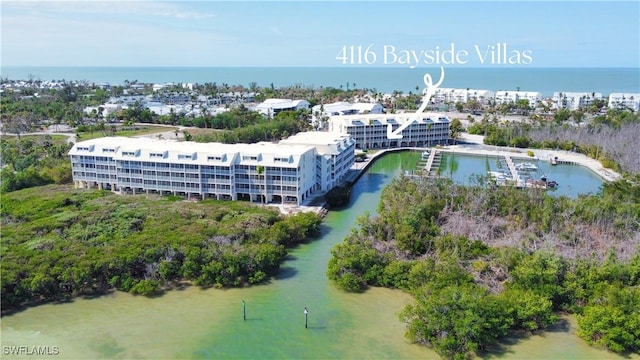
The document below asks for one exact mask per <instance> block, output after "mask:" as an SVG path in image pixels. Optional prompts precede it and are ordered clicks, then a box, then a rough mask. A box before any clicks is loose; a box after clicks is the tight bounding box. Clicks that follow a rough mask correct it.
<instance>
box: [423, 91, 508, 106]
mask: <svg viewBox="0 0 640 360" xmlns="http://www.w3.org/2000/svg"><path fill="white" fill-rule="evenodd" d="M494 97H495V93H494V92H493V91H490V90H478V89H454V88H437V89H436V91H435V93H434V94H433V99H432V101H433V102H435V103H454V104H455V103H458V102H461V103H466V102H467V101H469V100H476V101H478V102H479V103H480V104H482V105H486V104H487V103H488V102H489V100H492V99H493V98H494Z"/></svg>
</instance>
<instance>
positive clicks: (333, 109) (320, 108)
mask: <svg viewBox="0 0 640 360" xmlns="http://www.w3.org/2000/svg"><path fill="white" fill-rule="evenodd" d="M383 111H384V108H383V107H382V105H380V104H378V103H348V102H345V101H339V102H334V103H331V104H321V105H316V106H314V107H313V108H312V109H311V112H312V114H313V115H314V116H334V115H353V114H382V112H383Z"/></svg>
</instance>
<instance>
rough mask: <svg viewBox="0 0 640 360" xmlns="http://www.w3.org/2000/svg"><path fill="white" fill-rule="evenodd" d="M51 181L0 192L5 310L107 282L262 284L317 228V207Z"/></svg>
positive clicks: (116, 285) (136, 285)
mask: <svg viewBox="0 0 640 360" xmlns="http://www.w3.org/2000/svg"><path fill="white" fill-rule="evenodd" d="M177 200H178V199H176V198H171V197H169V198H167V197H156V196H144V195H139V196H125V197H122V196H118V195H115V194H112V193H110V192H108V191H92V190H81V191H75V190H72V189H70V188H68V187H64V186H53V185H49V186H46V187H38V188H34V189H27V190H21V191H16V192H13V193H10V194H6V195H3V196H2V199H1V205H2V210H1V217H0V221H1V225H2V254H1V255H2V269H1V271H2V277H1V283H2V288H1V290H2V291H1V293H2V294H1V297H2V311H3V312H6V311H8V310H12V309H16V308H19V307H20V306H21V305H25V304H30V303H37V302H43V301H58V300H64V299H68V298H71V297H74V296H77V295H82V294H95V293H103V292H105V291H108V290H109V289H118V290H122V291H128V292H131V293H134V294H145V295H151V294H157V293H159V292H161V291H162V290H163V289H165V288H168V287H171V286H172V285H173V284H175V283H176V282H179V281H182V280H188V281H191V282H192V283H193V284H195V285H197V286H205V287H208V286H215V287H233V286H245V285H248V284H258V283H262V282H264V281H268V279H269V278H270V277H272V276H274V275H275V274H277V272H278V270H279V266H280V264H281V263H282V261H283V260H284V258H285V256H286V254H287V247H290V246H293V245H296V244H298V243H300V242H303V241H306V240H307V239H309V238H311V237H313V236H316V235H317V234H318V232H319V226H320V223H321V218H320V217H319V216H318V215H316V214H313V213H301V214H297V215H293V216H288V217H283V216H282V215H280V214H279V213H278V212H277V210H275V209H267V208H263V207H256V206H254V205H252V204H247V203H243V202H229V201H227V202H222V201H212V200H205V201H201V202H197V203H192V202H188V203H187V202H184V201H177Z"/></svg>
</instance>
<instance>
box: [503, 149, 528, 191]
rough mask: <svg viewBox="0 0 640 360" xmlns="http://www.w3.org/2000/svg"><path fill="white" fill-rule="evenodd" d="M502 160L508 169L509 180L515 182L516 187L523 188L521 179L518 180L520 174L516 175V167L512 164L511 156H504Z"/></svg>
mask: <svg viewBox="0 0 640 360" xmlns="http://www.w3.org/2000/svg"><path fill="white" fill-rule="evenodd" d="M504 160H505V161H506V162H507V167H508V168H509V173H510V174H511V178H512V179H513V181H515V185H516V186H517V187H524V186H525V184H524V182H523V181H522V179H521V178H520V174H518V171H517V170H516V166H515V164H514V163H513V160H512V159H511V156H509V155H505V156H504Z"/></svg>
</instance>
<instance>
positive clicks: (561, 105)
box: [552, 92, 602, 110]
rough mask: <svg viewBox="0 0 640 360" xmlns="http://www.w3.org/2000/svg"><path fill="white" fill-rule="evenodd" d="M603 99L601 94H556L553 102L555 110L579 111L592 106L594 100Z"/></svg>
mask: <svg viewBox="0 0 640 360" xmlns="http://www.w3.org/2000/svg"><path fill="white" fill-rule="evenodd" d="M595 99H602V94H601V93H586V92H555V93H553V97H552V101H553V107H554V108H555V109H567V110H578V109H584V108H586V107H588V106H589V105H591V103H592V102H593V100H595Z"/></svg>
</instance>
